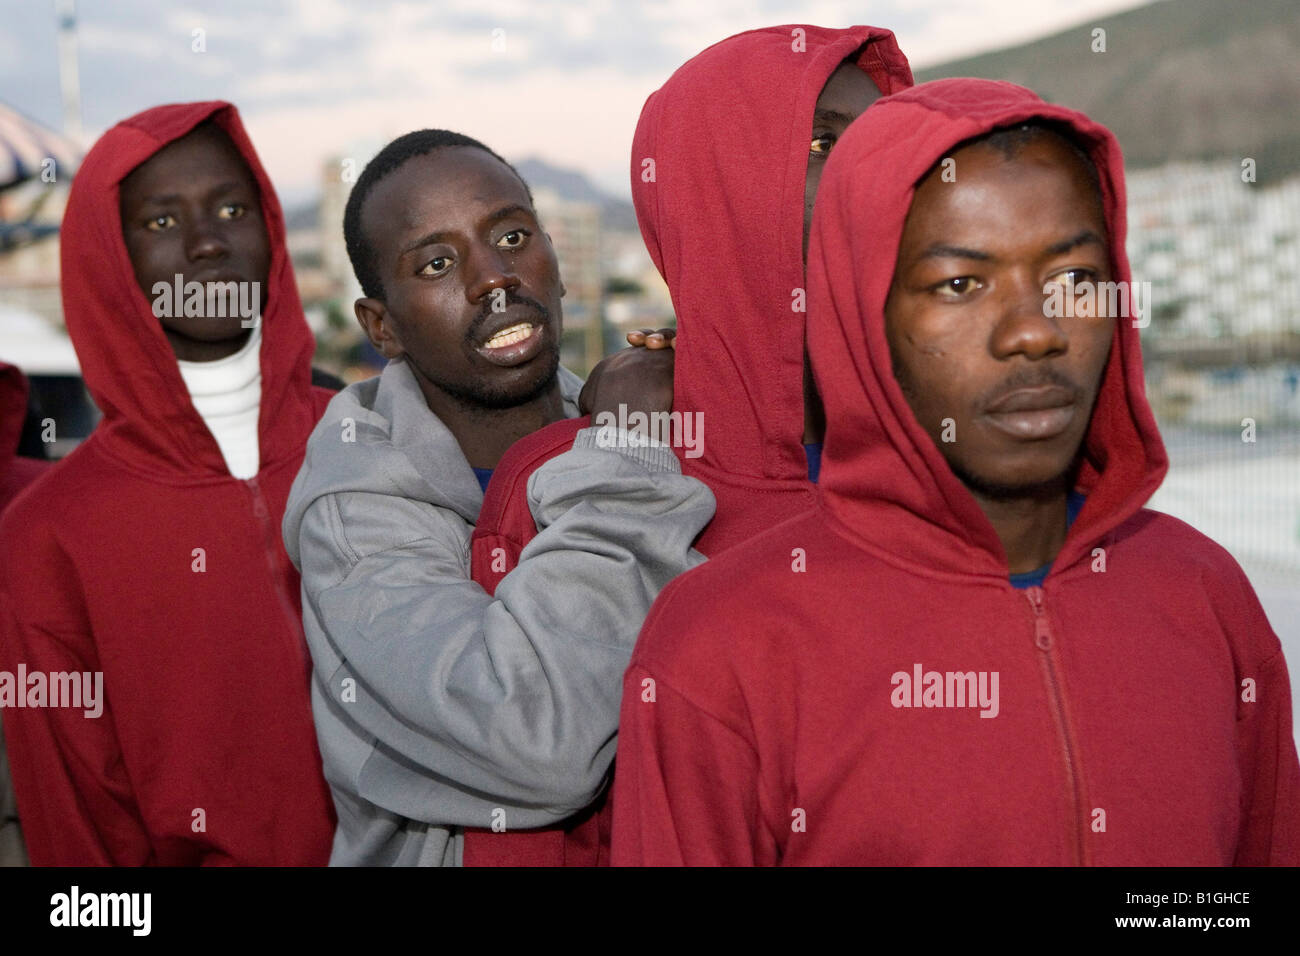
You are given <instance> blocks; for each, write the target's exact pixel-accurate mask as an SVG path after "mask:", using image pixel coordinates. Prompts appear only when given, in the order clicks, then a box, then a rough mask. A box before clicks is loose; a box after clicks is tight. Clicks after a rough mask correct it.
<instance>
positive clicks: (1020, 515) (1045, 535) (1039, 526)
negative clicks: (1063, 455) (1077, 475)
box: [970, 478, 1068, 574]
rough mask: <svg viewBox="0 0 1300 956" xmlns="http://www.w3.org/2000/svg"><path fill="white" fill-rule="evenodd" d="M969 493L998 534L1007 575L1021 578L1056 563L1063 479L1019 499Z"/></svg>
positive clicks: (1062, 524)
mask: <svg viewBox="0 0 1300 956" xmlns="http://www.w3.org/2000/svg"><path fill="white" fill-rule="evenodd" d="M970 492H971V494H972V495H974V496H975V501H976V503H978V504H979V506H980V509H981V510H982V511H983V512H984V514H985V516H986V517H987V518H988V519H989V522H990V523H991V524H992V525H993V530H994V531H996V532H997V533H998V538H999V539H1000V540H1001V541H1002V550H1003V551H1004V552H1005V553H1006V556H1007V568H1008V570H1009V571H1010V573H1011V574H1024V573H1025V572H1027V571H1033V570H1035V569H1037V568H1041V567H1042V566H1043V565H1044V564H1047V563H1048V562H1049V561H1054V560H1055V559H1056V556H1057V554H1059V553H1060V551H1061V546H1062V545H1064V544H1065V533H1066V530H1067V529H1066V514H1067V510H1066V498H1067V493H1068V488H1067V483H1066V480H1065V479H1064V478H1063V479H1061V480H1059V481H1056V482H1053V483H1052V484H1051V485H1045V486H1043V487H1042V488H1039V489H1035V490H1034V491H1033V492H1030V493H1028V494H1026V495H1024V496H1021V497H1001V496H997V497H994V496H990V495H988V494H985V493H983V492H981V491H979V490H978V489H975V488H971V489H970Z"/></svg>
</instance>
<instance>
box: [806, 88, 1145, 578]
mask: <svg viewBox="0 0 1300 956" xmlns="http://www.w3.org/2000/svg"><path fill="white" fill-rule="evenodd" d="M1033 117H1043V118H1045V119H1051V120H1058V121H1062V122H1064V123H1067V124H1068V125H1069V126H1070V127H1071V128H1072V129H1073V130H1074V131H1075V132H1076V133H1077V134H1078V137H1079V139H1080V140H1081V142H1082V143H1083V144H1084V145H1085V147H1086V148H1087V150H1088V152H1089V154H1090V156H1091V157H1092V160H1093V162H1094V163H1095V164H1096V166H1097V171H1098V173H1099V175H1100V178H1101V190H1102V199H1103V205H1104V208H1105V215H1106V221H1107V225H1108V228H1109V230H1110V241H1111V257H1112V267H1113V277H1114V280H1115V281H1123V282H1128V281H1129V280H1130V278H1131V275H1130V271H1129V264H1128V258H1127V256H1126V255H1125V252H1124V241H1125V233H1126V224H1125V198H1124V166H1123V159H1122V157H1121V155H1120V149H1119V144H1118V143H1117V142H1116V140H1115V137H1114V136H1113V135H1112V134H1111V133H1110V131H1109V130H1107V129H1106V128H1105V127H1103V126H1100V125H1099V124H1097V123H1094V122H1092V121H1091V120H1089V119H1088V118H1087V117H1086V116H1084V115H1083V114H1081V113H1077V112H1075V111H1073V110H1069V109H1066V108H1064V107H1061V106H1054V105H1052V104H1049V103H1045V102H1043V101H1042V100H1041V99H1039V98H1038V97H1037V96H1036V95H1034V94H1033V93H1032V92H1030V91H1029V90H1026V89H1023V88H1022V87H1019V86H1014V85H1012V84H1010V83H1002V82H996V81H992V80H970V79H953V80H938V81H935V82H933V83H925V84H923V85H921V86H918V87H915V88H914V89H911V90H908V91H906V92H903V93H900V94H898V95H897V96H893V97H890V98H889V99H888V100H881V101H879V102H877V103H876V104H874V105H873V106H872V107H871V108H870V109H868V110H867V112H865V113H864V114H863V115H862V117H861V118H859V119H858V120H857V121H856V122H854V123H853V125H852V126H851V127H850V128H849V131H848V132H847V133H846V134H845V136H843V137H842V138H841V139H840V141H839V142H838V143H837V144H836V146H835V150H834V152H833V153H832V154H831V158H830V160H829V162H828V164H827V168H826V172H825V174H824V177H823V180H822V184H821V189H820V191H819V196H818V202H817V212H816V214H815V216H814V220H813V235H812V239H811V246H810V250H809V256H808V282H809V351H810V354H811V356H812V362H813V369H814V374H815V376H816V379H817V385H818V388H819V389H820V391H821V395H822V400H823V402H824V403H825V406H826V419H827V431H826V443H825V450H824V453H823V458H822V472H821V480H820V483H819V489H820V494H821V496H822V500H823V501H824V503H825V504H826V505H827V506H828V507H829V508H830V510H831V512H832V513H833V514H835V516H836V517H838V518H839V519H840V521H841V522H843V524H844V525H846V526H847V527H848V528H849V530H851V531H855V532H857V533H859V534H861V535H863V536H868V535H871V536H873V537H878V536H879V534H880V529H882V528H886V529H888V536H889V540H890V541H891V542H893V546H894V547H895V548H896V549H897V553H899V554H900V556H902V557H905V558H910V559H912V560H915V561H917V562H918V563H921V564H924V565H926V566H928V567H930V568H934V569H938V570H951V571H954V572H958V573H963V574H970V573H976V574H988V575H990V576H993V577H996V578H998V579H999V580H1000V581H1001V582H1003V583H1005V580H1006V575H1007V562H1006V558H1005V556H1004V554H1003V551H1002V546H1001V542H1000V541H999V539H998V537H997V534H996V533H995V532H994V530H993V526H992V524H990V523H989V521H988V519H987V518H985V516H984V513H983V512H982V511H981V510H980V508H979V506H978V505H977V504H976V502H975V499H974V497H972V496H971V494H970V492H968V491H967V490H966V488H965V486H964V485H963V484H962V483H961V482H960V481H959V480H958V479H957V477H956V476H955V475H954V474H953V472H952V470H951V469H950V468H949V467H948V464H947V462H946V461H945V459H944V457H943V455H942V454H941V453H940V452H939V450H938V448H936V446H935V444H934V441H933V440H932V439H931V438H930V437H929V436H928V435H927V434H926V433H925V432H924V431H923V430H922V429H921V426H920V425H919V424H918V423H917V421H916V418H915V416H914V415H913V414H912V411H911V409H910V408H909V406H908V404H907V401H906V399H905V398H904V397H903V393H902V391H901V389H900V388H899V387H898V384H897V381H896V380H895V378H894V375H893V372H892V370H891V367H890V360H889V347H888V344H887V343H886V339H885V319H884V306H885V298H886V295H887V294H888V291H889V286H890V281H891V279H892V276H893V272H894V265H895V261H896V258H897V252H898V244H899V240H900V238H901V236H902V232H903V223H904V220H905V218H906V216H907V212H908V209H909V208H910V206H911V202H912V194H913V186H914V184H915V183H916V182H917V181H918V180H919V179H920V178H921V177H922V175H924V174H925V173H926V171H927V170H928V169H929V168H930V167H931V166H932V165H933V164H934V163H935V162H937V161H938V160H939V159H940V158H941V157H943V156H945V155H947V154H948V152H949V151H950V150H951V149H952V147H953V146H955V145H957V144H958V143H960V142H962V141H963V140H966V139H968V138H970V137H972V136H977V135H979V134H981V133H985V132H988V131H990V130H993V129H995V128H998V127H1002V126H1008V125H1012V124H1015V123H1018V122H1021V121H1024V120H1027V119H1030V118H1033ZM1138 335H1139V332H1138V329H1136V328H1134V326H1133V323H1132V322H1131V321H1130V320H1129V319H1128V317H1123V318H1119V319H1117V320H1116V325H1115V336H1114V344H1113V346H1112V348H1111V353H1110V359H1109V362H1108V363H1107V366H1106V370H1105V373H1104V378H1103V381H1102V385H1101V389H1100V392H1099V394H1098V396H1097V402H1096V405H1095V406H1094V409H1093V413H1092V421H1091V424H1090V425H1089V429H1088V433H1087V436H1086V438H1085V440H1084V446H1085V462H1084V467H1083V469H1082V472H1081V475H1080V478H1079V481H1078V487H1079V489H1080V490H1081V491H1083V492H1084V493H1085V494H1087V496H1088V500H1087V504H1086V505H1085V506H1084V508H1083V511H1082V512H1081V513H1080V515H1079V517H1078V518H1077V520H1076V521H1075V523H1074V525H1073V526H1072V527H1071V529H1070V534H1069V537H1068V538H1067V540H1066V543H1065V546H1064V548H1063V549H1062V551H1061V553H1060V555H1059V556H1058V558H1057V563H1058V564H1060V565H1066V564H1069V563H1071V562H1073V561H1074V560H1076V559H1077V558H1078V557H1079V556H1080V554H1081V553H1084V552H1085V549H1089V548H1091V547H1092V546H1093V545H1094V544H1095V543H1096V542H1097V541H1098V540H1099V539H1100V538H1101V537H1102V536H1104V535H1105V534H1107V533H1108V532H1109V531H1111V530H1112V529H1114V528H1115V527H1116V526H1118V525H1119V524H1120V523H1122V522H1123V521H1124V520H1125V519H1126V518H1128V517H1130V516H1131V515H1133V514H1134V513H1135V512H1136V511H1138V510H1139V509H1140V508H1141V507H1142V506H1143V505H1144V504H1145V503H1146V501H1147V499H1148V498H1150V496H1151V494H1152V493H1153V492H1154V491H1155V490H1156V488H1157V487H1158V486H1159V484H1160V482H1161V480H1162V479H1163V478H1164V475H1165V471H1166V470H1167V466H1168V459H1167V457H1166V455H1165V449H1164V445H1163V443H1162V442H1161V440H1160V435H1159V433H1158V432H1157V430H1156V423H1155V419H1154V417H1153V416H1152V414H1151V409H1150V406H1149V405H1148V404H1147V400H1146V393H1145V388H1144V385H1143V376H1142V351H1141V347H1140V344H1139V341H1138ZM936 531H938V532H941V533H936Z"/></svg>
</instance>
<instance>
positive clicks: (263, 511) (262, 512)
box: [244, 478, 271, 519]
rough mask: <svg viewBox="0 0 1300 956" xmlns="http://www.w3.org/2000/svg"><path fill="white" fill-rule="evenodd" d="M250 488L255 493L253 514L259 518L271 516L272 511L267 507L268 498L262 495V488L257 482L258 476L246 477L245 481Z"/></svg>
mask: <svg viewBox="0 0 1300 956" xmlns="http://www.w3.org/2000/svg"><path fill="white" fill-rule="evenodd" d="M244 483H245V484H246V485H247V486H248V490H249V491H251V492H252V493H253V514H254V515H256V516H257V517H258V518H263V519H265V518H269V517H270V516H271V512H270V511H269V510H268V509H267V507H266V499H265V498H263V497H262V489H261V487H260V486H259V485H258V483H257V479H256V478H248V479H245V482H244Z"/></svg>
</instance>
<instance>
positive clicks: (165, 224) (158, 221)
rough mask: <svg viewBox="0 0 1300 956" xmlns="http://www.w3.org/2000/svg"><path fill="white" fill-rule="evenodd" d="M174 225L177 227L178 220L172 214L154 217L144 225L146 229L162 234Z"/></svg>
mask: <svg viewBox="0 0 1300 956" xmlns="http://www.w3.org/2000/svg"><path fill="white" fill-rule="evenodd" d="M174 225H176V219H175V217H174V216H172V215H171V213H164V214H163V215H161V216H154V217H153V218H152V219H150V220H149V221H148V222H146V223H145V224H144V226H145V228H146V229H150V230H152V231H153V232H162V231H163V230H164V229H170V228H171V227H172V226H174Z"/></svg>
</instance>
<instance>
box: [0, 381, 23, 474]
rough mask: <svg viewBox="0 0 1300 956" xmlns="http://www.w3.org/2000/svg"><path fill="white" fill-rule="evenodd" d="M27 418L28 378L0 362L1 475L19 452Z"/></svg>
mask: <svg viewBox="0 0 1300 956" xmlns="http://www.w3.org/2000/svg"><path fill="white" fill-rule="evenodd" d="M26 417H27V377H26V376H24V375H23V373H22V372H21V371H19V370H18V368H17V367H15V366H13V365H9V364H7V363H5V362H0V475H3V474H4V472H5V469H6V468H7V467H8V465H9V462H10V461H12V460H13V457H14V453H15V452H16V451H17V450H18V440H19V439H20V438H21V437H22V434H23V421H24V419H26Z"/></svg>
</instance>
